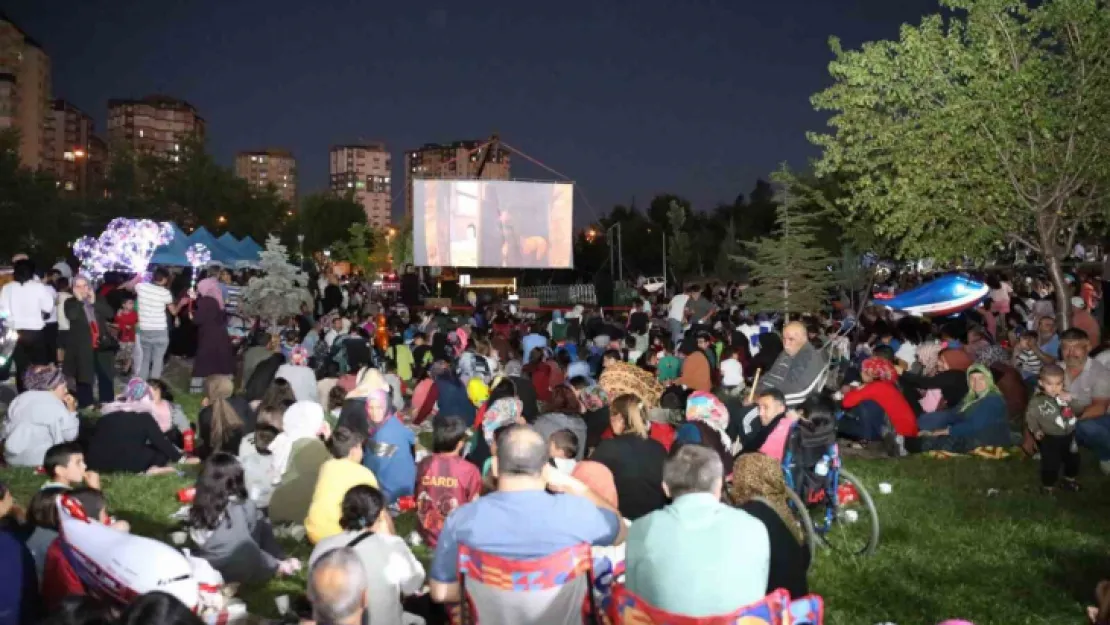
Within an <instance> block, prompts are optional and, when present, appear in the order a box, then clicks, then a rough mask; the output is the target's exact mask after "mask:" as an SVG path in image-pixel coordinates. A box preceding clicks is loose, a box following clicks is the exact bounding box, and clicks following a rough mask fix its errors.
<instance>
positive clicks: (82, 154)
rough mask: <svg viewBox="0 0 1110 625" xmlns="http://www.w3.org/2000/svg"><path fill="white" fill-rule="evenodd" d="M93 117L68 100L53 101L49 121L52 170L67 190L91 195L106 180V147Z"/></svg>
mask: <svg viewBox="0 0 1110 625" xmlns="http://www.w3.org/2000/svg"><path fill="white" fill-rule="evenodd" d="M95 132H96V125H95V124H94V122H93V118H92V117H91V116H90V115H88V114H87V113H85V112H84V111H82V110H81V109H79V108H77V107H76V106H74V105H73V104H72V103H70V102H67V101H65V100H54V104H53V106H52V107H51V114H50V117H48V118H47V121H46V139H47V142H48V143H49V145H50V160H49V168H50V170H51V171H53V172H54V176H55V177H57V179H58V186H59V187H61V188H62V189H63V190H64V191H75V192H79V193H88V192H89V190H90V189H92V188H96V187H98V186H99V184H100V181H102V180H103V175H104V166H103V165H104V162H105V160H106V157H107V154H106V151H107V150H106V147H105V144H104V141H103V140H102V139H100V138H99V137H97V136H96V134H95Z"/></svg>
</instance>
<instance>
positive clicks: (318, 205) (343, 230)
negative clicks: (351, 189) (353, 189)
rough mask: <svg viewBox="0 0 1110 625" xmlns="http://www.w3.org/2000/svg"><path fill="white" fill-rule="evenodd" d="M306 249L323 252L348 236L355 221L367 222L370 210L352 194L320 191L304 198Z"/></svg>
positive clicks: (302, 204) (303, 224)
mask: <svg viewBox="0 0 1110 625" xmlns="http://www.w3.org/2000/svg"><path fill="white" fill-rule="evenodd" d="M299 219H300V226H301V233H303V234H304V249H305V252H306V253H308V254H311V253H312V252H320V251H323V250H325V249H327V247H328V246H329V245H331V244H332V243H334V242H335V241H339V240H341V239H344V238H345V237H346V236H347V233H348V229H349V228H350V227H351V225H352V224H356V223H360V224H365V223H366V212H365V211H364V210H363V208H362V205H361V204H359V203H358V202H356V201H355V200H354V196H353V195H352V194H347V195H335V194H334V193H316V194H312V195H308V196H305V198H304V199H303V200H302V201H301V212H300V215H299Z"/></svg>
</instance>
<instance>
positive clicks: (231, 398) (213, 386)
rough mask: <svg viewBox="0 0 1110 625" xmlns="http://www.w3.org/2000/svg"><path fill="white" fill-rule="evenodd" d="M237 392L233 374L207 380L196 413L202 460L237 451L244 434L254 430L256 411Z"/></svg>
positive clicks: (198, 450)
mask: <svg viewBox="0 0 1110 625" xmlns="http://www.w3.org/2000/svg"><path fill="white" fill-rule="evenodd" d="M234 393H235V381H234V379H233V378H232V377H231V376H230V375H210V376H208V377H206V378H205V379H204V400H203V402H202V404H201V406H202V408H201V410H200V413H199V414H198V415H197V438H198V439H199V444H198V445H197V456H198V457H200V458H201V459H202V460H203V459H205V458H207V457H208V456H210V455H212V454H213V453H215V452H217V451H222V452H226V453H229V454H234V453H237V452H238V451H239V443H240V442H241V441H242V440H243V436H245V435H247V434H249V433H251V432H253V431H254V426H255V421H256V419H255V415H254V412H253V411H252V410H251V409H250V405H249V404H248V403H247V401H246V399H245V398H243V397H237V396H235V395H234Z"/></svg>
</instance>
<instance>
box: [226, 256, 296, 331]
mask: <svg viewBox="0 0 1110 625" xmlns="http://www.w3.org/2000/svg"><path fill="white" fill-rule="evenodd" d="M258 264H259V267H260V269H261V270H262V275H261V276H258V277H254V278H251V280H250V282H249V283H248V284H247V286H246V287H245V288H244V289H243V293H242V303H241V304H240V308H241V310H242V311H243V313H244V314H246V315H249V316H253V317H259V318H261V319H262V320H263V321H265V322H267V323H268V324H269V325H270V328H271V331H274V328H279V327H280V325H279V324H280V323H281V321H282V320H283V319H285V318H286V317H290V316H292V315H297V314H300V312H301V305H302V304H306V303H307V304H312V295H310V294H309V292H308V275H306V274H305V273H304V272H303V271H301V270H300V269H298V268H297V266H296V265H292V264H290V263H289V254H288V253H286V251H285V246H284V245H282V244H281V242H280V241H279V240H278V238H277V237H276V236H273V235H271V236H269V237H267V238H266V249H265V250H263V251H262V252H260V253H259V262H258Z"/></svg>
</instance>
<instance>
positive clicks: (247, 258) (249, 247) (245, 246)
mask: <svg viewBox="0 0 1110 625" xmlns="http://www.w3.org/2000/svg"><path fill="white" fill-rule="evenodd" d="M235 249H236V251H238V252H239V255H240V256H241V257H242V259H243V260H242V261H240V264H246V265H257V264H258V261H259V260H261V257H260V256H259V255H258V254H259V252H261V251H262V246H261V245H259V244H258V243H255V241H254V239H252V238H251V237H250V235H247V236H245V237H243V240H242V241H239V243H238V245H237V246H236V248H235Z"/></svg>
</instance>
